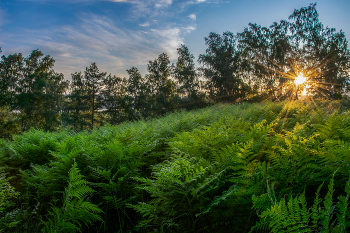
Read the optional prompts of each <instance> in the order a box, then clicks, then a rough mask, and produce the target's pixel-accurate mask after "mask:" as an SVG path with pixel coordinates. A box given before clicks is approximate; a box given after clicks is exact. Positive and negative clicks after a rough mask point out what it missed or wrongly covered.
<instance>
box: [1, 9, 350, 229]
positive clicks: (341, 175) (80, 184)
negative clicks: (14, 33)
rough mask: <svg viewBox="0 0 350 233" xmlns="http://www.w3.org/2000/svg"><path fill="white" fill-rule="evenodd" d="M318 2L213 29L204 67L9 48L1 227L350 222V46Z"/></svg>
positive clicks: (182, 54) (344, 225)
mask: <svg viewBox="0 0 350 233" xmlns="http://www.w3.org/2000/svg"><path fill="white" fill-rule="evenodd" d="M315 7H316V4H311V5H310V6H309V7H304V8H301V9H300V10H294V12H293V14H292V15H291V16H290V18H289V21H281V22H280V23H274V24H273V25H271V26H270V27H269V28H264V27H261V26H259V25H256V24H249V27H248V28H246V29H245V30H244V32H242V33H238V34H237V35H234V34H233V33H231V32H225V33H223V35H219V34H216V33H210V34H209V37H208V38H205V43H206V44H207V45H208V48H207V50H206V51H205V54H201V55H200V56H199V59H198V61H199V63H200V64H201V65H202V66H201V67H200V68H199V69H196V68H195V65H194V56H193V55H192V54H191V53H190V51H189V50H188V48H187V47H186V46H185V45H182V46H181V47H180V48H178V50H177V51H178V59H177V62H176V63H175V64H171V62H170V60H169V57H168V56H167V54H165V53H162V54H160V55H159V56H158V58H156V59H155V60H153V61H149V64H148V74H146V75H145V76H144V77H142V75H141V74H140V72H139V70H138V69H137V68H136V67H132V68H130V69H128V70H127V73H128V75H129V77H128V78H120V77H116V76H112V75H111V74H109V75H108V74H107V73H106V72H100V71H99V69H98V67H97V65H96V64H95V63H92V64H91V65H90V67H87V68H86V70H85V72H84V73H81V72H76V73H74V74H72V77H71V81H67V80H64V77H63V75H62V74H58V73H56V72H55V71H54V70H53V65H54V60H53V58H51V57H50V56H44V55H43V54H42V52H40V51H39V50H34V51H33V52H32V53H31V54H30V55H29V56H28V57H26V58H24V57H23V56H22V54H13V55H9V56H8V57H5V56H2V58H1V60H0V78H1V79H0V137H2V138H0V232H21V233H22V232H120V233H121V232H125V233H127V232H167V233H172V232H174V233H175V232H184V233H186V232H188V233H194V232H218V233H220V232H247V233H248V232H349V230H350V221H349V218H350V213H349V207H348V206H349V204H348V202H349V196H350V178H349V177H350V170H349V163H350V110H349V106H350V104H349V100H348V96H349V83H350V80H349V73H348V71H349V68H350V62H349V60H350V53H349V50H348V47H347V40H346V38H345V35H344V33H343V32H342V31H340V32H336V31H335V29H330V28H324V26H323V24H322V23H320V22H319V20H318V14H317V11H316V8H315ZM302 76H305V77H306V78H307V81H305V82H301V81H300V82H299V81H297V80H298V79H299V78H301V80H303V79H306V78H303V77H302ZM301 97H302V98H303V99H304V100H300V99H301ZM329 99H331V100H329ZM256 102H258V103H256ZM233 103H235V104H233ZM188 110H191V111H188Z"/></svg>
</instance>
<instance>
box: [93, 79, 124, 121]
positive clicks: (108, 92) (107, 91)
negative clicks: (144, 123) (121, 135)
mask: <svg viewBox="0 0 350 233" xmlns="http://www.w3.org/2000/svg"><path fill="white" fill-rule="evenodd" d="M125 82H126V81H125V80H124V79H122V78H119V77H116V76H112V75H108V76H107V78H106V79H104V80H103V81H102V83H103V87H104V88H103V90H102V91H101V94H100V95H99V97H100V99H101V100H100V102H101V104H102V106H103V109H105V111H104V112H105V113H107V115H108V116H109V118H108V122H109V123H110V124H112V125H115V124H118V123H120V122H122V121H125V120H126V116H125V113H124V107H125V104H124V102H125V95H126V94H125Z"/></svg>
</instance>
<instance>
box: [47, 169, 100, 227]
mask: <svg viewBox="0 0 350 233" xmlns="http://www.w3.org/2000/svg"><path fill="white" fill-rule="evenodd" d="M92 192H94V190H93V189H91V188H90V187H89V186H87V182H86V181H85V180H84V177H83V176H82V175H81V174H80V171H79V169H78V168H77V163H74V164H73V166H72V168H71V170H70V171H69V181H68V186H67V188H66V189H65V192H64V198H63V206H62V207H61V208H58V207H53V208H52V211H51V212H50V213H49V215H51V216H52V218H51V219H49V221H48V222H44V224H45V228H44V229H43V232H82V231H81V227H82V223H83V224H84V225H86V226H88V225H91V224H92V222H94V221H102V219H101V217H100V216H99V214H100V213H102V210H101V209H99V208H98V207H97V206H96V205H95V204H92V203H90V202H88V201H86V200H85V199H86V198H87V196H88V195H89V194H91V193H92Z"/></svg>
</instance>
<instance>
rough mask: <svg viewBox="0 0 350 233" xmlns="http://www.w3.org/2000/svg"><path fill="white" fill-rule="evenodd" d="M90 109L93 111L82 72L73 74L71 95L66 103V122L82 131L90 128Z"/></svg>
mask: <svg viewBox="0 0 350 233" xmlns="http://www.w3.org/2000/svg"><path fill="white" fill-rule="evenodd" d="M89 109H91V106H90V102H89V98H88V89H87V85H86V81H85V79H84V76H83V75H82V73H81V72H79V73H78V72H75V73H74V74H72V81H71V83H70V94H69V95H68V98H67V99H66V103H65V111H66V112H65V114H64V117H63V118H64V121H65V123H66V124H68V125H72V126H73V127H74V129H78V130H82V129H85V128H90V127H91V125H90V123H88V119H91V117H90V113H89Z"/></svg>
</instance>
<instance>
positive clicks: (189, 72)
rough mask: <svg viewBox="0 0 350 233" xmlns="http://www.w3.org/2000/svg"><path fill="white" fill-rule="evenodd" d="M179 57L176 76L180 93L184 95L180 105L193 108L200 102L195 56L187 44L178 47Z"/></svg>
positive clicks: (175, 71) (175, 70)
mask: <svg viewBox="0 0 350 233" xmlns="http://www.w3.org/2000/svg"><path fill="white" fill-rule="evenodd" d="M177 53H178V59H177V62H176V66H175V69H174V78H175V80H176V81H177V84H178V93H179V94H180V96H181V97H182V99H183V100H182V101H181V102H182V103H180V106H181V107H182V106H184V107H185V108H187V109H191V108H193V107H194V106H197V105H198V103H195V102H200V96H199V80H198V74H197V72H196V68H195V64H194V56H193V54H191V53H190V51H189V50H188V48H187V46H186V45H181V47H180V48H178V49H177Z"/></svg>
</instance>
